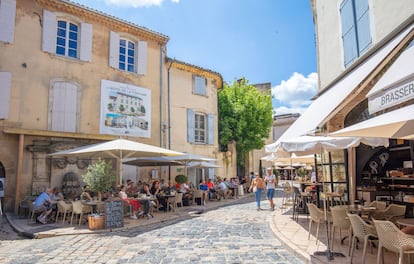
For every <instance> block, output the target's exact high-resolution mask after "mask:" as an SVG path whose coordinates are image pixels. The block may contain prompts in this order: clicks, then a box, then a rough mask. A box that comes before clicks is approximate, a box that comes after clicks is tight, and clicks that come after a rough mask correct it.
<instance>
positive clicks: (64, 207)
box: [55, 201, 72, 224]
mask: <svg viewBox="0 0 414 264" xmlns="http://www.w3.org/2000/svg"><path fill="white" fill-rule="evenodd" d="M56 205H57V212H56V222H55V223H56V224H57V222H58V219H59V215H60V214H62V215H63V218H62V224H64V223H65V219H66V215H68V217H69V214H70V213H72V204H68V203H66V202H65V201H58V202H57V204H56Z"/></svg>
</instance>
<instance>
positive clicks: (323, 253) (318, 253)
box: [313, 149, 345, 260]
mask: <svg viewBox="0 0 414 264" xmlns="http://www.w3.org/2000/svg"><path fill="white" fill-rule="evenodd" d="M321 168H322V191H323V193H325V191H324V188H325V172H324V169H323V149H322V150H321ZM324 196H325V195H324ZM323 212H324V218H325V224H326V237H327V248H328V249H327V250H326V251H316V252H314V253H313V254H314V255H315V256H326V258H327V259H328V260H333V259H334V256H337V257H345V255H344V254H342V253H340V252H332V251H331V241H330V236H329V221H328V209H327V205H326V196H325V198H324V200H323Z"/></svg>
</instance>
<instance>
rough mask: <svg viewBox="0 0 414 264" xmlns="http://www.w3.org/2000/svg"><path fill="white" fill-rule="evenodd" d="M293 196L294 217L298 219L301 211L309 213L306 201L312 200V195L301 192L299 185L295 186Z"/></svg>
mask: <svg viewBox="0 0 414 264" xmlns="http://www.w3.org/2000/svg"><path fill="white" fill-rule="evenodd" d="M293 197H294V198H293V210H292V218H293V220H295V221H298V220H299V214H300V213H303V214H307V213H308V210H307V206H306V203H307V202H310V199H311V196H310V195H309V196H308V195H307V194H306V193H301V192H300V191H299V188H298V187H293Z"/></svg>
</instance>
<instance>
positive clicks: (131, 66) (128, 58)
mask: <svg viewBox="0 0 414 264" xmlns="http://www.w3.org/2000/svg"><path fill="white" fill-rule="evenodd" d="M119 69H121V70H124V71H129V72H135V43H134V42H132V41H129V40H126V39H121V40H119Z"/></svg>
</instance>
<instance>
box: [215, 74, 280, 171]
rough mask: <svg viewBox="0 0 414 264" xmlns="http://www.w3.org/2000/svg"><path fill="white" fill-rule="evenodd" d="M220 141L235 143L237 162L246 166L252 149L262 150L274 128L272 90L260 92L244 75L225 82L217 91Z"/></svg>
mask: <svg viewBox="0 0 414 264" xmlns="http://www.w3.org/2000/svg"><path fill="white" fill-rule="evenodd" d="M218 104H219V143H220V145H227V144H228V143H229V142H232V141H235V142H236V150H237V163H238V164H239V165H244V160H245V156H246V154H247V153H248V152H249V151H252V150H254V149H261V148H263V146H264V139H266V138H268V137H269V133H270V128H271V127H272V122H273V119H272V109H273V107H272V100H271V95H270V91H259V90H257V89H256V88H255V87H254V86H253V85H250V84H249V83H248V81H247V80H245V79H244V78H243V79H241V80H239V81H237V82H235V83H233V85H231V86H230V85H227V84H224V87H223V89H222V90H220V91H219V93H218Z"/></svg>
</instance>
